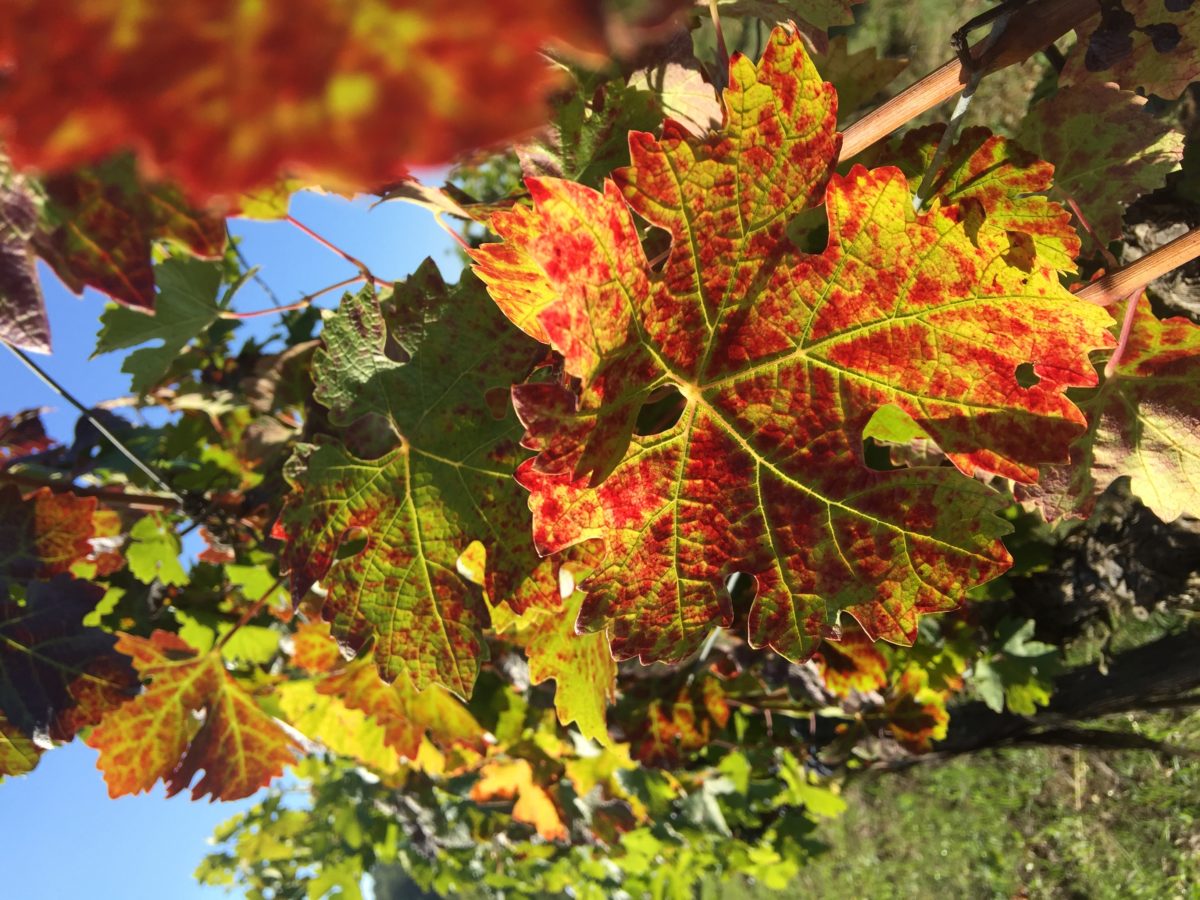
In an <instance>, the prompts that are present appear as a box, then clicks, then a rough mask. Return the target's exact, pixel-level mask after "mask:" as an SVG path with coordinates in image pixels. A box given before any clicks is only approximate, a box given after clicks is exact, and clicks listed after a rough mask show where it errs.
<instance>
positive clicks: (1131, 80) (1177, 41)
mask: <svg viewBox="0 0 1200 900" xmlns="http://www.w3.org/2000/svg"><path fill="white" fill-rule="evenodd" d="M1077 30H1078V34H1079V40H1077V41H1076V42H1075V45H1074V47H1072V48H1071V52H1070V53H1069V54H1068V56H1067V61H1066V65H1065V66H1064V67H1063V70H1062V73H1061V74H1060V75H1059V84H1060V85H1069V84H1079V83H1082V82H1084V81H1092V82H1105V81H1116V82H1117V83H1118V84H1120V86H1121V87H1123V88H1125V89H1126V90H1129V91H1133V90H1139V89H1142V90H1144V91H1145V92H1146V93H1150V94H1158V96H1160V97H1163V98H1165V99H1167V100H1174V99H1175V98H1176V97H1178V96H1180V95H1181V94H1182V93H1183V92H1184V90H1185V89H1186V88H1187V86H1188V85H1189V84H1191V83H1192V82H1193V81H1196V80H1198V79H1200V16H1197V15H1196V10H1195V8H1194V7H1193V5H1192V0H1166V2H1164V0H1121V2H1120V3H1116V4H1111V5H1106V6H1105V7H1103V12H1102V15H1100V16H1098V17H1093V18H1092V19H1091V21H1090V22H1089V23H1088V24H1087V25H1085V26H1084V27H1082V28H1079V29H1077Z"/></svg>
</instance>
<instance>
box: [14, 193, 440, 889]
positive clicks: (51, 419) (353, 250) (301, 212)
mask: <svg viewBox="0 0 1200 900" xmlns="http://www.w3.org/2000/svg"><path fill="white" fill-rule="evenodd" d="M422 174H423V175H424V176H425V177H426V178H427V179H428V180H430V181H431V182H433V183H437V182H438V180H439V176H440V175H441V174H442V173H422ZM369 207H370V202H369V201H368V200H367V199H364V198H359V199H358V200H356V201H354V202H349V201H346V200H343V199H341V198H337V197H330V196H321V195H316V194H310V193H304V194H299V195H297V196H296V197H294V198H293V200H292V206H291V213H292V215H293V216H295V217H296V218H297V219H299V220H300V221H301V222H303V223H304V224H306V225H308V226H310V227H311V228H313V229H314V230H316V231H317V232H318V233H320V234H322V235H324V236H325V237H327V238H329V239H330V240H332V241H333V242H334V243H335V244H337V245H338V246H340V247H341V248H342V249H344V250H345V251H346V252H348V253H350V254H352V255H354V256H356V257H357V258H358V259H361V260H362V261H363V262H365V263H366V264H367V266H368V267H370V269H371V270H372V272H373V273H374V274H375V275H377V276H378V277H380V278H387V279H398V278H402V277H404V276H405V275H407V274H408V273H410V272H411V271H413V269H415V268H416V267H417V265H418V264H420V262H421V261H422V260H423V259H424V258H425V257H426V256H432V257H433V258H434V259H435V260H436V261H437V263H438V265H439V267H440V268H441V270H442V274H443V275H444V276H445V278H446V280H447V281H454V280H455V279H456V278H457V276H458V272H459V270H460V263H459V261H458V258H457V256H456V255H455V252H454V243H453V241H452V239H451V238H450V237H449V236H448V235H447V234H445V232H443V231H442V230H441V229H440V228H439V227H438V226H437V224H436V222H435V221H434V219H433V217H432V216H431V215H430V214H429V213H428V212H426V211H425V210H423V209H420V208H418V207H415V206H410V205H409V204H405V203H400V202H391V203H385V204H382V205H380V206H378V207H376V208H375V209H373V210H372V209H369ZM230 227H231V230H232V231H233V233H234V234H235V235H237V236H239V237H240V238H242V241H241V245H240V246H241V248H242V251H243V252H244V254H245V255H246V257H247V258H248V259H249V261H250V262H251V263H253V264H256V265H259V266H260V270H259V274H260V275H261V277H262V278H263V279H264V280H265V281H266V283H267V284H269V285H270V286H271V288H272V289H273V290H274V291H275V293H276V294H277V295H278V296H279V298H280V300H282V301H283V302H284V303H287V302H291V301H292V300H295V299H298V298H299V297H301V296H303V295H304V294H306V293H309V292H311V291H314V290H318V289H320V288H322V287H325V286H326V285H329V284H333V283H335V282H337V281H340V280H341V279H343V278H348V277H350V276H351V275H353V274H354V273H355V270H354V268H353V266H350V265H349V264H348V263H346V262H345V261H344V260H342V259H340V258H339V257H337V256H336V255H334V254H333V253H331V252H329V251H328V250H327V249H325V248H323V247H322V246H320V245H319V244H317V243H316V242H314V241H313V240H312V239H311V238H309V237H307V236H306V235H304V234H302V233H301V232H300V231H298V230H297V229H296V228H294V227H293V226H291V225H289V224H287V223H286V222H250V221H243V220H232V221H231V222H230ZM40 271H41V274H42V283H43V285H44V287H45V292H46V304H47V308H48V310H49V313H50V327H51V336H52V340H53V343H54V353H53V354H52V355H51V356H48V357H39V358H38V362H39V363H41V364H42V366H43V367H44V368H46V369H47V370H48V371H49V372H50V373H51V374H52V375H53V376H54V377H55V378H56V379H57V380H58V381H59V382H60V383H62V384H63V385H64V386H65V387H66V388H67V389H68V390H70V391H72V392H73V393H74V394H75V395H76V396H77V397H79V399H80V400H82V401H83V402H84V403H97V402H100V401H102V400H108V399H111V398H113V397H117V396H121V395H124V394H127V393H128V392H129V376H128V375H126V374H124V373H122V372H121V371H120V368H121V359H122V357H121V355H120V354H112V355H108V356H101V357H98V358H96V359H89V357H90V356H91V352H92V349H93V348H94V347H95V343H96V332H97V331H98V330H99V316H100V313H101V312H102V311H103V309H104V305H103V304H104V300H103V298H102V297H101V296H100V295H99V294H96V293H95V292H93V291H90V290H89V291H87V292H86V293H85V294H84V296H83V298H82V299H81V298H78V297H76V296H75V295H73V294H71V293H70V292H69V291H67V290H66V289H65V288H64V287H63V286H62V285H61V284H60V283H59V282H58V281H57V279H55V278H54V276H53V275H51V274H50V273H49V271H48V270H47V269H45V267H41V269H40ZM339 296H340V295H339V294H336V293H331V294H329V295H328V296H326V297H322V298H321V300H320V301H319V305H322V306H327V307H332V306H334V305H335V304H336V302H337V299H338V297H339ZM268 306H270V300H269V299H268V298H267V297H266V296H265V294H264V293H263V291H262V290H261V289H260V288H258V287H257V286H256V285H254V284H253V283H250V284H247V285H246V287H245V288H243V290H242V291H240V292H239V294H238V296H237V298H236V300H235V302H234V308H235V309H238V310H242V311H247V310H252V309H262V308H265V307H268ZM250 321H252V322H255V326H254V329H253V331H251V332H247V333H253V334H256V335H259V336H261V335H262V334H264V333H265V331H266V330H268V329H269V317H267V318H264V319H260V320H250ZM243 332H246V329H243ZM34 406H49V407H52V408H53V410H54V411H53V412H51V413H49V414H48V415H46V416H44V417H43V421H44V422H45V423H46V425H47V428H48V429H49V430H50V432H51V434H52V435H53V436H54V437H56V438H58V439H59V440H62V441H69V440H70V439H71V434H72V431H73V429H74V424H75V419H76V414H75V413H74V411H73V410H72V409H71V407H70V406H69V405H67V404H66V403H65V402H64V401H62V400H61V399H60V398H59V397H58V396H57V395H56V394H54V393H53V392H52V391H51V390H50V389H49V388H48V387H46V386H45V385H44V384H42V382H41V381H39V380H38V379H37V378H36V377H35V376H33V375H32V374H31V373H30V372H28V371H27V370H26V369H25V368H24V367H23V366H22V365H21V364H20V363H19V362H18V361H17V360H16V359H15V358H14V357H13V356H12V355H11V354H9V353H7V352H0V414H4V413H13V412H16V411H18V410H20V409H26V408H29V407H34ZM251 803H252V801H250V800H247V801H242V802H240V803H209V802H207V801H204V802H200V803H195V802H192V801H191V799H189V797H188V795H187V794H184V795H181V796H178V797H174V798H172V799H170V800H168V799H166V798H165V797H164V796H163V792H162V787H161V785H160V786H158V787H156V788H155V789H154V791H152V792H151V793H150V794H148V795H139V796H137V797H123V798H121V799H119V800H111V799H109V797H108V792H107V790H106V788H105V786H104V782H103V780H102V778H101V775H100V773H99V771H97V769H96V752H95V751H94V750H92V749H90V748H89V747H87V746H86V745H84V744H83V743H82V742H81V741H78V740H77V741H76V742H75V743H73V744H71V745H69V746H66V747H62V748H59V749H56V750H54V751H52V752H50V753H47V754H45V755H44V756H43V757H42V760H41V762H40V764H39V765H38V767H37V768H36V769H34V771H33V772H31V773H30V774H29V775H26V776H24V777H21V778H10V779H6V780H5V781H4V782H3V783H0V873H2V874H0V878H2V882H0V883H2V884H3V888H0V898H4V900H9V898H11V900H74V898H77V897H78V898H87V900H192V898H209V900H211V898H216V897H222V896H225V894H224V892H223V891H221V890H219V889H203V888H201V887H199V886H198V885H197V884H196V883H195V882H194V880H193V879H192V872H193V870H194V869H195V867H196V865H197V864H198V863H199V862H200V860H201V859H202V858H203V856H204V855H205V853H207V852H208V844H207V843H206V842H207V839H208V837H209V835H210V834H211V833H212V830H213V827H214V826H216V825H217V824H219V823H220V822H223V821H225V820H226V819H227V818H229V817H231V816H233V815H235V814H236V813H237V812H239V811H241V810H243V809H245V808H247V807H248V806H250V805H251Z"/></svg>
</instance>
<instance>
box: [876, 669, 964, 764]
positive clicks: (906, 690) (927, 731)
mask: <svg viewBox="0 0 1200 900" xmlns="http://www.w3.org/2000/svg"><path fill="white" fill-rule="evenodd" d="M884 715H885V716H886V718H887V723H888V728H889V729H890V730H891V733H892V737H894V738H895V739H896V742H897V743H898V744H900V746H902V747H904V748H905V749H906V750H908V751H909V752H910V753H926V752H928V751H929V749H930V748H931V747H932V746H933V742H934V741H940V740H941V739H942V738H944V737H945V736H946V728H947V726H948V725H949V724H950V714H949V713H948V712H946V692H945V691H936V690H934V689H933V688H931V687H930V686H929V673H927V672H926V671H925V670H924V669H921V668H917V667H915V666H910V667H909V668H908V669H905V670H904V672H903V673H901V675H900V678H899V679H897V681H896V683H895V684H894V685H892V690H891V695H890V696H889V698H888V702H887V704H886V706H885V707H884Z"/></svg>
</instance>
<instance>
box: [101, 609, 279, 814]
mask: <svg viewBox="0 0 1200 900" xmlns="http://www.w3.org/2000/svg"><path fill="white" fill-rule="evenodd" d="M116 646H117V649H118V650H119V651H120V652H122V653H124V654H125V655H126V656H129V657H130V658H131V659H132V660H133V665H134V668H135V669H137V671H138V674H139V675H140V676H141V679H142V681H143V682H149V684H148V685H147V686H146V688H145V689H144V690H143V691H142V693H141V694H139V695H138V696H137V697H134V698H133V699H132V700H130V701H128V702H127V703H125V704H123V705H122V706H120V707H118V708H117V709H115V710H113V711H112V712H110V713H108V714H107V715H106V716H105V717H104V720H103V721H102V722H101V723H100V725H99V726H98V727H97V728H95V729H94V730H93V731H92V733H91V734H89V735H88V737H87V744H88V746H90V747H93V748H95V749H97V750H99V751H100V758H99V760H98V761H97V765H98V766H99V768H100V770H101V771H102V772H103V773H104V780H105V781H106V782H107V784H108V793H109V795H110V796H112V797H120V796H123V795H125V794H136V793H140V792H141V791H148V790H150V788H152V787H153V786H154V783H155V782H156V781H158V780H159V779H160V778H161V779H162V781H163V783H164V784H165V786H166V790H167V796H168V797H173V796H175V795H176V794H178V793H179V792H180V791H182V790H183V789H184V788H186V787H188V786H189V784H190V783H191V782H192V780H193V778H194V777H195V775H196V773H197V772H199V771H200V770H201V769H203V770H204V775H203V777H201V778H200V780H199V781H198V782H197V783H196V785H195V786H194V787H193V788H192V799H193V800H199V799H200V798H201V797H203V796H205V795H210V796H211V797H212V798H213V799H215V800H238V799H241V798H242V797H249V796H250V795H251V794H253V793H254V792H255V791H257V790H258V789H259V788H260V787H263V786H264V785H266V784H267V783H268V782H270V780H271V779H272V778H274V777H275V776H277V775H279V774H281V773H282V772H283V769H284V766H287V765H289V764H291V763H292V762H293V761H294V755H293V753H294V744H293V742H292V739H291V738H290V737H288V735H287V734H286V733H285V732H284V731H283V729H281V728H280V727H279V726H278V725H277V724H276V723H275V722H274V720H273V719H272V718H271V717H270V716H268V715H267V714H266V713H265V712H263V711H262V710H261V709H259V707H258V705H257V704H256V703H255V701H254V698H253V697H252V696H251V695H250V694H248V693H247V692H246V691H245V690H244V689H243V688H242V687H241V686H240V685H239V684H238V683H237V682H236V681H235V680H234V679H233V677H232V676H231V675H230V674H229V673H228V672H226V671H225V666H224V665H223V664H222V662H221V657H220V655H218V654H216V653H208V654H205V655H204V656H197V655H196V653H195V651H194V650H193V649H192V648H191V647H190V646H188V645H187V644H186V643H185V642H184V641H182V640H180V639H179V638H178V637H177V636H175V635H173V634H170V633H168V632H165V631H155V632H154V634H152V635H151V636H150V638H148V639H147V638H141V637H135V636H134V635H131V634H119V635H118V637H117V645H116ZM201 713H202V714H203V716H202V720H201V719H200V718H198V716H197V714H201Z"/></svg>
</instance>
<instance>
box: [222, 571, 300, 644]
mask: <svg viewBox="0 0 1200 900" xmlns="http://www.w3.org/2000/svg"><path fill="white" fill-rule="evenodd" d="M281 584H283V576H282V575H279V576H277V577H276V578H275V580H274V581H273V582H272V583H271V586H270V587H269V588H267V589H266V591H265V592H264V593H263V595H262V596H261V597H259V598H258V599H257V600H255V601H254V603H253V604H251V605H250V607H249V608H247V609H246V611H245V612H244V613H242V617H241V618H240V619H238V620H237V622H236V623H235V624H234V626H233V627H232V628H230V629H229V630H228V631H227V632H225V634H224V635H222V636H221V639H220V640H219V641H217V642H216V643H215V644H213V648H212V650H211V651H210V652H212V653H220V652H221V648H222V647H224V646H225V645H226V644H228V643H229V639H230V638H231V637H233V636H234V635H235V634H237V631H238V629H239V628H241V627H242V626H243V625H245V624H246V623H247V622H249V621H250V620H251V619H253V618H254V617H255V616H257V615H258V614H259V613H260V612H262V609H263V607H264V606H266V605H267V601H268V600H270V599H271V595H272V594H274V593H275V591H277V590H278V589H279V586H280V585H281Z"/></svg>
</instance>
